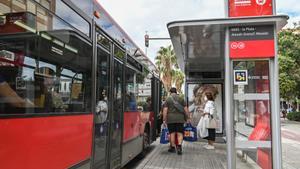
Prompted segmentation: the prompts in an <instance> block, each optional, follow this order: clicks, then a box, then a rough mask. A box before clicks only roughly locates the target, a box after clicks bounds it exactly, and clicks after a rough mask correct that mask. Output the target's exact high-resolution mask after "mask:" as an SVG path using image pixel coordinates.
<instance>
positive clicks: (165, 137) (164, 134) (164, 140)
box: [160, 124, 169, 144]
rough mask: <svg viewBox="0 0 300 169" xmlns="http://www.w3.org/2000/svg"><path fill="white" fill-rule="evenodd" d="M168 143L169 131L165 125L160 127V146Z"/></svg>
mask: <svg viewBox="0 0 300 169" xmlns="http://www.w3.org/2000/svg"><path fill="white" fill-rule="evenodd" d="M168 143H169V130H168V127H167V125H164V124H162V125H161V134H160V144H168Z"/></svg>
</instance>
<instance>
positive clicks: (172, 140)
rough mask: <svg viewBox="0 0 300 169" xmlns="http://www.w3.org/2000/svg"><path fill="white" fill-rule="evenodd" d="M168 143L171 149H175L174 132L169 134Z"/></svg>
mask: <svg viewBox="0 0 300 169" xmlns="http://www.w3.org/2000/svg"><path fill="white" fill-rule="evenodd" d="M170 143H171V146H172V147H175V146H176V145H175V132H174V133H171V134H170Z"/></svg>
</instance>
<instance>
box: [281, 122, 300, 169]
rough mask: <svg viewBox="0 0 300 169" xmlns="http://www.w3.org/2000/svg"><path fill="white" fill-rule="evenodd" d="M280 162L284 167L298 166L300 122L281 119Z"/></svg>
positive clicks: (292, 167) (295, 167)
mask: <svg viewBox="0 0 300 169" xmlns="http://www.w3.org/2000/svg"><path fill="white" fill-rule="evenodd" d="M281 138H282V162H283V168H284V169H299V168H300V161H299V156H300V122H296V121H289V120H283V119H282V120H281Z"/></svg>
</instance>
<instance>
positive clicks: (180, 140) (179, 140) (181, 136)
mask: <svg viewBox="0 0 300 169" xmlns="http://www.w3.org/2000/svg"><path fill="white" fill-rule="evenodd" d="M177 140H178V145H181V144H182V141H183V134H182V133H177Z"/></svg>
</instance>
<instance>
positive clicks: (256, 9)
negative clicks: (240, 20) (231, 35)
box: [229, 0, 273, 17]
mask: <svg viewBox="0 0 300 169" xmlns="http://www.w3.org/2000/svg"><path fill="white" fill-rule="evenodd" d="M262 15H273V5H272V0H229V17H241V16H262Z"/></svg>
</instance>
